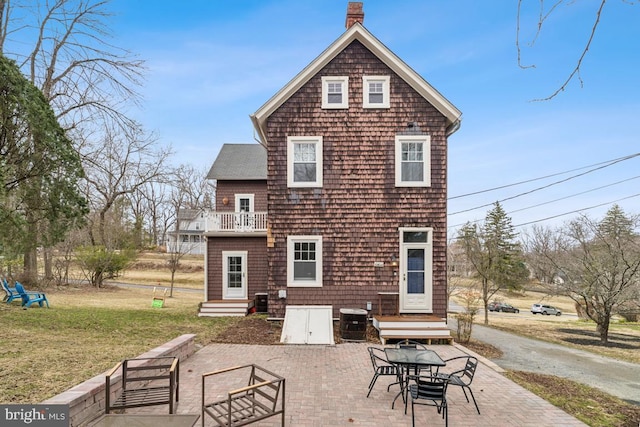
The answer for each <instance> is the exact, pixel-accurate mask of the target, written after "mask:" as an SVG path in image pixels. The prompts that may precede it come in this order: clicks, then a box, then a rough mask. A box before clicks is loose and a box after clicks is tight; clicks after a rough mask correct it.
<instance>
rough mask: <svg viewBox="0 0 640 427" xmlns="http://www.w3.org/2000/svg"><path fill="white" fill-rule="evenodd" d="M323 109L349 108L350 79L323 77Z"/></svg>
mask: <svg viewBox="0 0 640 427" xmlns="http://www.w3.org/2000/svg"><path fill="white" fill-rule="evenodd" d="M322 108H326V109H330V108H349V77H346V76H344V77H342V76H325V77H322Z"/></svg>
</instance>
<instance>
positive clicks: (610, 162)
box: [447, 153, 640, 207]
mask: <svg viewBox="0 0 640 427" xmlns="http://www.w3.org/2000/svg"><path fill="white" fill-rule="evenodd" d="M638 156H640V153H634V154H629V155H628V156H623V157H618V158H617V159H612V160H607V161H604V162H600V163H594V164H592V165H588V166H582V167H579V168H576V169H571V170H568V171H564V172H557V173H554V174H551V175H546V176H541V177H538V178H532V179H527V180H525V181H519V182H514V183H512V184H506V185H502V186H500V187H494V188H489V189H487V190H479V191H474V192H472V193H466V194H461V195H459V196H453V197H449V198H448V199H447V200H454V199H460V198H462V197H468V196H475V195H476V194H482V193H488V192H491V191H496V190H502V189H503V188H509V187H515V186H516V185H522V184H527V183H529V182H535V181H540V180H543V179H547V178H553V177H554V176H559V175H565V174H568V173H571V172H575V171H579V170H582V169H587V168H591V167H594V166H600V165H608V166H610V165H612V164H615V163H618V162H621V161H624V160H629V159H632V158H634V157H638ZM605 167H606V166H605ZM598 169H600V168H596V169H594V170H598ZM587 173H588V172H587ZM576 176H580V175H576ZM561 182H562V181H561ZM482 207H484V206H482Z"/></svg>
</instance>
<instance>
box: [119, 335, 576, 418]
mask: <svg viewBox="0 0 640 427" xmlns="http://www.w3.org/2000/svg"><path fill="white" fill-rule="evenodd" d="M370 345H371V344H367V343H347V344H339V345H335V346H298V345H272V346H257V345H241V344H212V345H208V346H206V347H204V348H202V349H200V350H199V351H197V352H196V353H195V354H194V355H193V356H191V357H190V358H188V359H187V360H184V361H183V362H181V366H180V402H179V405H178V413H197V414H199V413H200V405H201V375H202V374H203V373H205V372H210V371H213V370H216V369H220V368H226V367H230V366H236V365H243V364H250V363H255V364H257V365H260V366H262V367H264V368H266V369H268V370H271V371H273V372H275V373H277V374H279V375H281V376H284V377H285V378H286V425H287V426H295V427H298V426H300V427H303V426H310V427H311V426H390V427H396V426H410V425H411V409H410V408H409V410H408V413H407V414H406V415H405V414H404V407H403V405H402V401H401V400H398V401H397V402H396V406H395V409H391V402H392V400H393V398H394V396H395V395H396V393H397V391H398V387H397V386H392V387H391V391H390V392H387V390H386V388H387V384H389V383H391V382H393V381H392V380H391V378H389V377H380V378H379V379H378V382H377V384H376V386H375V388H374V389H373V391H372V392H371V396H370V397H369V398H367V397H366V395H367V387H368V385H369V381H370V380H371V378H372V376H373V370H372V367H371V361H370V359H369V354H368V352H367V347H368V346H370ZM430 348H432V349H433V350H435V351H436V352H437V353H438V354H439V355H440V356H441V357H442V358H443V359H446V358H450V357H454V356H458V355H461V354H463V351H465V349H464V347H460V346H457V345H455V346H454V345H433V346H430ZM494 368H495V365H493V364H492V363H490V362H487V361H483V363H481V364H480V365H479V366H478V370H477V371H476V376H475V378H474V381H473V384H472V388H473V391H474V394H475V396H476V400H477V401H478V406H479V407H480V411H481V415H478V414H477V412H476V410H475V407H474V406H473V402H471V403H467V402H466V400H465V398H464V394H463V392H462V390H461V389H460V388H459V387H451V388H450V389H449V390H448V391H447V400H448V402H449V423H450V425H451V426H480V425H485V426H487V425H490V426H539V425H540V424H541V422H542V420H544V422H542V423H543V424H548V425H561V426H584V425H585V424H583V423H582V422H580V421H578V420H577V419H575V418H574V417H572V416H570V415H568V414H567V413H565V412H563V411H562V410H560V409H558V408H556V407H555V406H553V405H551V404H550V403H548V402H546V401H545V400H543V399H541V398H539V397H537V396H536V395H534V394H532V393H530V392H529V391H527V390H525V389H524V388H522V387H520V386H519V385H517V384H515V383H513V382H512V381H510V380H508V379H507V378H506V377H504V376H503V375H502V374H501V373H500V372H498V371H499V369H494ZM223 389H224V386H223ZM165 411H166V407H164V406H161V407H151V408H140V409H138V410H128V411H127V412H154V413H155V412H158V413H162V412H165ZM279 420H280V418H279V417H273V418H271V419H268V420H263V421H262V422H260V423H257V424H254V425H260V426H277V425H279ZM197 425H201V421H200V420H199V421H198V424H197ZM205 425H206V426H212V425H213V422H212V420H211V419H207V420H206V423H205ZM416 425H422V426H424V425H430V426H431V425H435V426H437V425H444V420H442V418H441V417H440V415H439V414H438V413H437V412H436V410H435V408H433V407H426V406H420V407H417V408H416Z"/></svg>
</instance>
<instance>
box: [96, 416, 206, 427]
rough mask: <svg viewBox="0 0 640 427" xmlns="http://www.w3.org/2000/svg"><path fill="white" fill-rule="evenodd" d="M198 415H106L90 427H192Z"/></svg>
mask: <svg viewBox="0 0 640 427" xmlns="http://www.w3.org/2000/svg"><path fill="white" fill-rule="evenodd" d="M198 418H200V415H198V414H179V415H178V414H106V415H103V416H101V417H100V418H98V419H97V420H95V421H94V422H93V423H91V424H89V425H90V426H91V427H160V426H162V427H193V426H194V425H196V422H197V421H198Z"/></svg>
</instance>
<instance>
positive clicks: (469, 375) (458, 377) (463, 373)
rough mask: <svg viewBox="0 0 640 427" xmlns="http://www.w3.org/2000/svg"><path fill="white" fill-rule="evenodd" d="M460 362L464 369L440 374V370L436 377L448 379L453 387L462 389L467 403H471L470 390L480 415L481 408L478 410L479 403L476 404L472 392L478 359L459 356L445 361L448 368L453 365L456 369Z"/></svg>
mask: <svg viewBox="0 0 640 427" xmlns="http://www.w3.org/2000/svg"><path fill="white" fill-rule="evenodd" d="M456 361H458V362H456ZM459 361H463V363H464V367H463V368H461V369H457V370H454V371H452V372H440V371H439V370H438V371H436V374H435V376H437V377H439V378H443V379H446V380H447V381H449V384H451V385H455V386H458V387H462V391H463V393H464V397H465V398H466V399H467V403H468V402H469V396H467V391H466V390H469V393H470V394H471V398H472V399H473V404H474V405H475V406H476V411H478V415H480V408H478V403H477V402H476V398H475V396H474V395H473V390H471V383H472V382H473V377H474V375H475V373H476V369H477V368H478V359H477V358H475V357H473V356H457V357H452V358H451V359H447V360H445V362H446V363H447V368H449V367H450V366H451V365H453V366H454V369H455V366H460V362H459Z"/></svg>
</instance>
